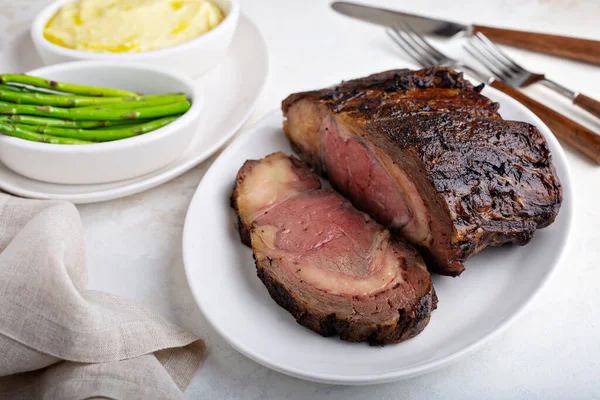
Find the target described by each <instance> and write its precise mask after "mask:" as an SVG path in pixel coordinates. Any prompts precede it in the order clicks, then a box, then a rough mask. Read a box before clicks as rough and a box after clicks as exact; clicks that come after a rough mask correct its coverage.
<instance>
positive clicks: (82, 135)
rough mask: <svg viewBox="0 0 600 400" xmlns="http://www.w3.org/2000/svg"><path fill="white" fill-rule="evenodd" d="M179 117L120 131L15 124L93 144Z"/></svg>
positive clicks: (154, 128) (137, 131)
mask: <svg viewBox="0 0 600 400" xmlns="http://www.w3.org/2000/svg"><path fill="white" fill-rule="evenodd" d="M177 118H179V116H174V117H165V118H159V119H155V120H152V121H149V122H146V123H143V124H136V125H133V126H126V127H124V128H120V129H112V130H99V129H65V128H57V127H52V126H27V125H19V124H15V125H14V126H15V127H17V128H22V129H28V130H30V131H32V132H37V133H45V134H48V135H52V136H58V137H67V138H73V139H82V140H91V141H93V142H109V141H112V140H119V139H125V138H129V137H133V136H137V135H141V134H144V133H147V132H151V131H153V130H156V129H158V128H161V127H163V126H165V125H168V124H170V123H171V122H173V121H175V120H176V119H177Z"/></svg>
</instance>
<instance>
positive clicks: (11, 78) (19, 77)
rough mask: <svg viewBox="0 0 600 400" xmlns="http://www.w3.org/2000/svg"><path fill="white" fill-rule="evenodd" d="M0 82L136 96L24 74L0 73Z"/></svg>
mask: <svg viewBox="0 0 600 400" xmlns="http://www.w3.org/2000/svg"><path fill="white" fill-rule="evenodd" d="M0 83H20V84H22V85H30V86H35V87H39V88H44V89H50V90H56V91H59V92H65V93H73V94H80V95H83V96H104V97H125V96H138V94H137V93H134V92H129V91H127V90H121V89H113V88H104V87H98V86H86V85H77V84H74V83H65V82H56V81H53V80H48V79H44V78H38V77H36V76H31V75H25V74H0Z"/></svg>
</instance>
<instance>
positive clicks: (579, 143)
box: [386, 23, 600, 164]
mask: <svg viewBox="0 0 600 400" xmlns="http://www.w3.org/2000/svg"><path fill="white" fill-rule="evenodd" d="M386 33H387V34H388V35H389V36H390V37H391V38H392V40H394V42H396V43H397V44H398V46H400V47H401V48H402V49H403V50H404V52H405V53H406V54H407V55H408V56H410V57H411V58H412V59H413V60H415V61H416V62H417V63H418V64H420V65H421V66H423V67H425V68H429V67H434V66H446V67H449V68H453V69H458V70H464V71H466V72H467V73H469V74H470V75H472V76H474V77H475V78H477V79H478V80H480V81H482V82H484V83H486V84H488V85H489V86H492V87H494V88H496V89H498V90H500V91H501V92H503V93H505V94H507V95H509V96H510V97H512V98H514V99H515V100H517V101H519V102H520V103H521V104H523V105H524V106H525V107H527V108H529V109H530V110H531V111H532V112H533V113H535V114H536V115H537V116H538V117H539V118H540V119H541V120H542V121H544V123H545V124H546V125H548V127H549V128H550V130H551V131H552V132H553V133H554V134H555V135H556V136H557V137H558V138H559V139H561V140H562V141H564V142H565V143H568V144H570V145H571V146H573V147H574V148H575V149H577V150H579V151H580V152H581V153H583V154H585V155H586V156H587V157H589V158H590V159H592V160H593V161H594V162H595V163H596V164H600V135H597V134H596V133H594V132H592V131H591V130H589V129H588V128H586V127H585V126H583V125H581V124H579V123H577V122H575V121H573V120H571V119H569V118H567V117H566V116H564V115H562V114H560V113H558V112H556V111H554V110H553V109H551V108H549V107H546V106H545V105H543V104H542V103H539V102H538V101H536V100H534V99H532V98H531V97H529V96H527V95H525V94H523V93H521V92H520V91H519V90H517V89H515V88H513V87H512V86H509V85H507V84H506V83H504V82H502V81H501V80H498V79H495V78H494V77H493V76H491V75H489V74H487V73H485V72H483V71H481V70H478V69H476V68H473V67H472V66H471V65H468V64H466V63H464V62H461V61H460V60H457V59H455V58H452V57H450V56H448V55H446V54H444V53H442V52H441V51H439V50H438V49H436V48H435V47H433V46H432V45H431V44H429V42H427V40H426V39H425V38H424V37H423V36H421V35H420V34H418V33H417V32H415V30H414V29H412V27H411V26H410V25H408V24H407V23H403V24H402V25H396V26H393V27H389V28H387V29H386Z"/></svg>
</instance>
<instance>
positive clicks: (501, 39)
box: [331, 1, 600, 65]
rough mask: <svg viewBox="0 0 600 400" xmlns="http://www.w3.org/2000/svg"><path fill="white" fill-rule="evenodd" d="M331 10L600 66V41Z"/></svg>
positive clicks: (350, 8) (383, 12) (341, 6)
mask: <svg viewBox="0 0 600 400" xmlns="http://www.w3.org/2000/svg"><path fill="white" fill-rule="evenodd" d="M331 7H332V8H333V9H334V10H335V11H337V12H339V13H340V14H343V15H346V16H348V17H352V18H356V19H359V20H361V21H366V22H371V23H373V24H378V25H383V26H394V25H397V24H398V23H399V21H404V22H408V24H409V25H410V26H411V27H412V28H413V29H414V30H415V31H417V32H418V33H420V34H423V35H436V36H443V37H452V36H454V35H456V34H459V33H463V34H467V35H471V34H474V33H476V32H482V33H483V34H484V35H486V36H487V37H488V38H490V39H491V40H492V41H494V42H498V43H502V44H506V45H509V46H514V47H520V48H523V49H527V50H532V51H537V52H540V53H546V54H550V55H553V56H559V57H566V58H570V59H573V60H577V61H584V62H588V63H592V64H597V65H600V41H598V40H590V39H581V38H574V37H568V36H559V35H549V34H544V33H536V32H525V31H518V30H511V29H502V28H494V27H488V26H483V25H476V24H473V25H465V24H460V23H457V22H453V21H446V20H443V19H438V18H431V17H424V16H420V15H414V14H409V13H404V12H401V11H394V10H387V9H385V8H378V7H370V6H365V5H362V4H356V3H350V2H346V1H336V2H333V3H332V4H331Z"/></svg>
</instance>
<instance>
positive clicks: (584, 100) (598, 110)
mask: <svg viewBox="0 0 600 400" xmlns="http://www.w3.org/2000/svg"><path fill="white" fill-rule="evenodd" d="M573 103H574V104H575V105H578V106H579V107H581V108H583V109H584V110H585V111H587V112H589V113H592V114H594V115H595V116H596V117H598V118H600V101H598V100H594V99H592V98H591V97H588V96H586V95H584V94H578V95H577V97H575V100H573Z"/></svg>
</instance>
